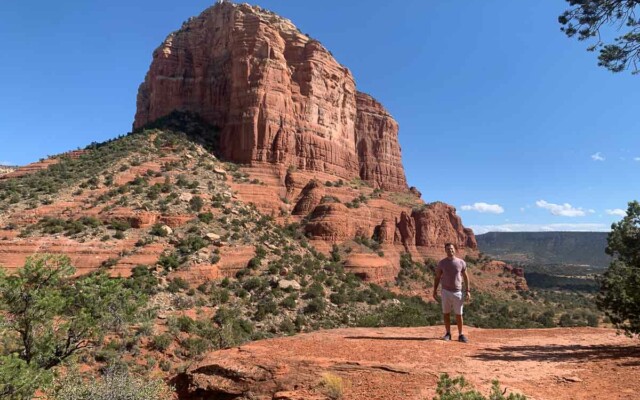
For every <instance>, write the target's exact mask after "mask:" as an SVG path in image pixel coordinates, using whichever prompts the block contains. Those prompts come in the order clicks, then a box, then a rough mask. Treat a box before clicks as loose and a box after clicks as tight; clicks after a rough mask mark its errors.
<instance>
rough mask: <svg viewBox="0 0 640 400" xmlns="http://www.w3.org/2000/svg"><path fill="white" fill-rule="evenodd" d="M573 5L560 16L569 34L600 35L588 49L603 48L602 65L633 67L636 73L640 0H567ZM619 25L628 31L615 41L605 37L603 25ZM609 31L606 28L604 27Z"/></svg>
mask: <svg viewBox="0 0 640 400" xmlns="http://www.w3.org/2000/svg"><path fill="white" fill-rule="evenodd" d="M567 2H568V3H569V5H570V8H569V9H568V10H566V11H565V12H564V13H562V15H560V16H559V17H558V22H560V24H561V25H562V28H561V29H562V31H563V32H564V33H565V34H566V35H567V36H568V37H577V38H578V40H581V41H582V40H590V39H593V38H596V42H595V44H593V45H591V46H589V47H588V48H587V50H588V51H595V50H596V49H599V50H600V54H599V55H598V65H599V66H601V67H605V68H607V69H608V70H610V71H612V72H620V71H624V70H625V69H627V68H629V67H633V70H632V73H633V74H637V73H638V72H640V70H639V69H638V61H639V60H640V20H639V19H638V18H637V14H638V12H640V1H638V0H567ZM606 25H609V26H615V27H616V28H617V29H618V30H620V29H622V27H623V26H624V27H625V28H626V30H627V31H626V32H625V33H624V34H622V35H621V36H618V37H617V38H615V39H614V43H613V44H611V43H610V44H605V43H604V42H603V41H602V32H601V29H602V28H603V27H604V26H606ZM603 31H604V32H606V29H604V30H603Z"/></svg>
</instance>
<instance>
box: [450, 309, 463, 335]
mask: <svg viewBox="0 0 640 400" xmlns="http://www.w3.org/2000/svg"><path fill="white" fill-rule="evenodd" d="M462 321H463V320H462V315H458V314H456V324H458V335H462V323H463V322H462ZM447 332H448V331H447Z"/></svg>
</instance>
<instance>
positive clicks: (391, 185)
mask: <svg viewBox="0 0 640 400" xmlns="http://www.w3.org/2000/svg"><path fill="white" fill-rule="evenodd" d="M174 110H186V111H192V112H196V113H198V114H199V115H201V116H202V117H203V118H204V119H205V120H206V121H207V122H209V123H211V124H212V125H214V126H217V127H218V128H220V130H221V132H220V134H221V139H220V141H221V143H220V144H221V151H222V154H223V156H224V157H225V158H227V159H228V160H231V161H234V162H239V163H243V164H252V165H257V164H260V163H273V164H280V165H285V166H289V165H293V166H296V167H297V168H298V169H299V170H305V171H318V172H326V173H329V174H332V175H335V176H338V177H341V178H344V179H347V180H350V179H352V178H357V177H359V178H361V179H363V180H365V181H367V182H369V183H370V184H371V185H373V186H374V187H380V188H383V189H388V190H396V191H406V190H407V184H406V179H405V174H404V169H403V167H402V163H401V162H400V146H399V145H398V140H397V134H398V124H397V123H396V122H395V121H394V120H393V118H392V117H391V115H389V113H388V112H387V111H386V110H385V109H384V108H383V107H382V106H381V105H380V104H379V103H378V102H377V101H375V100H374V99H373V98H371V97H370V96H368V95H365V94H362V93H358V92H357V91H356V87H355V82H354V79H353V76H352V75H351V72H350V71H349V70H348V69H347V68H346V67H344V66H342V65H340V64H339V63H338V62H337V61H336V60H335V59H334V58H333V56H332V55H331V53H330V52H329V51H328V50H327V49H325V48H324V47H323V46H322V45H321V44H320V43H319V42H318V41H316V40H314V39H311V38H309V37H308V36H306V35H304V34H302V33H301V32H300V31H299V30H298V29H297V28H296V27H295V26H294V25H293V24H292V23H291V22H290V21H288V20H286V19H284V18H281V17H279V16H277V15H275V14H273V13H270V12H268V11H265V10H262V9H260V8H259V7H252V6H249V5H247V4H241V5H236V4H231V3H228V2H223V3H221V4H216V5H215V6H213V7H211V8H209V9H207V10H205V11H204V12H203V13H202V14H201V15H200V16H198V17H196V18H192V19H190V20H189V21H187V22H186V23H185V24H184V25H183V27H182V28H181V29H180V30H178V31H176V32H174V33H172V34H170V35H169V36H168V37H167V38H166V40H165V41H164V42H163V43H162V45H161V46H160V47H158V48H157V49H156V50H155V52H154V53H153V62H152V64H151V67H150V69H149V72H148V73H147V76H146V78H145V81H144V83H142V85H141V86H140V89H139V91H138V100H137V112H136V117H135V121H134V128H139V127H142V126H144V125H145V124H147V123H149V122H151V121H154V120H156V119H157V118H159V117H162V116H165V115H167V114H169V113H171V112H172V111H174Z"/></svg>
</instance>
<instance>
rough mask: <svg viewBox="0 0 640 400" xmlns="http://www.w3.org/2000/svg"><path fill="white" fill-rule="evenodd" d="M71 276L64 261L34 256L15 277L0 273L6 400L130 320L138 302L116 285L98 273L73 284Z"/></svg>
mask: <svg viewBox="0 0 640 400" xmlns="http://www.w3.org/2000/svg"><path fill="white" fill-rule="evenodd" d="M73 272H74V269H73V267H72V266H71V265H70V261H69V258H68V257H65V256H52V255H38V256H34V257H30V258H27V260H26V262H25V265H24V267H23V268H21V269H19V270H18V271H17V273H16V274H15V275H11V276H5V275H4V274H3V273H0V312H2V313H3V314H4V315H5V317H6V318H5V320H4V323H3V324H2V325H1V326H0V333H1V336H2V337H3V346H4V347H3V348H2V351H3V353H2V357H3V364H2V365H3V367H2V368H13V369H15V370H16V371H18V372H17V373H15V374H13V375H10V376H15V379H17V380H18V381H17V382H13V383H7V382H6V381H5V382H3V385H4V389H3V390H9V394H10V395H12V394H11V390H14V391H15V390H22V389H19V388H20V387H22V388H26V387H31V386H30V385H29V384H28V382H30V381H31V382H35V381H39V380H40V379H42V378H41V377H40V374H42V376H44V375H46V374H47V372H43V371H47V370H50V369H51V368H53V367H55V366H57V365H59V364H61V363H62V362H64V361H65V360H66V359H67V358H69V357H70V356H71V355H73V354H74V353H76V352H77V351H79V350H81V349H83V348H85V347H87V346H89V345H91V344H92V343H93V342H94V340H96V339H97V338H99V337H100V336H101V335H103V334H104V333H105V332H108V331H115V332H123V331H124V330H125V329H126V328H127V324H128V323H130V322H132V321H134V320H135V317H136V313H137V310H138V308H139V307H140V306H141V304H142V301H143V300H144V299H143V298H142V297H137V296H136V294H135V293H134V292H133V291H131V290H130V289H127V288H126V287H124V285H123V283H122V280H120V279H110V278H109V277H108V276H107V275H106V274H104V273H96V274H91V275H86V276H83V277H81V278H79V279H76V280H74V279H71V276H72V275H73ZM18 359H19V360H21V361H22V362H18V361H17V360H18ZM25 375H26V376H25ZM10 387H13V388H14V389H7V388H10ZM16 388H18V389H16Z"/></svg>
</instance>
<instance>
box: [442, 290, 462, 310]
mask: <svg viewBox="0 0 640 400" xmlns="http://www.w3.org/2000/svg"><path fill="white" fill-rule="evenodd" d="M463 304H464V296H463V294H462V291H457V292H450V291H448V290H446V289H442V313H443V314H451V313H452V312H453V313H454V314H456V315H462V305H463Z"/></svg>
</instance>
